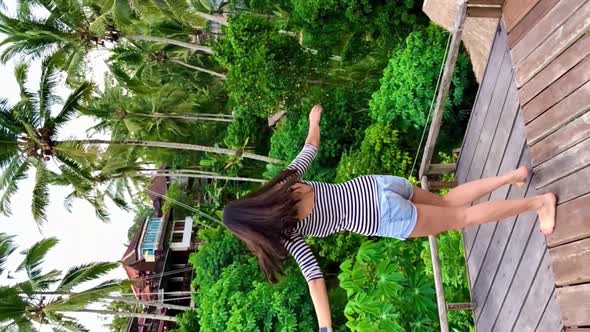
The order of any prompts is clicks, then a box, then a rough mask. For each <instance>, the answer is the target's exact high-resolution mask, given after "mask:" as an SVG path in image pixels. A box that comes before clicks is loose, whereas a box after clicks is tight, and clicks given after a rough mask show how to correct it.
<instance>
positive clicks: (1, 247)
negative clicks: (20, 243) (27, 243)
mask: <svg viewBox="0 0 590 332" xmlns="http://www.w3.org/2000/svg"><path fill="white" fill-rule="evenodd" d="M13 238H14V236H9V235H7V234H6V233H0V274H2V273H4V264H5V263H6V259H7V258H8V256H9V255H10V254H12V253H13V252H14V250H15V249H16V247H15V246H14V242H13V241H12V239H13Z"/></svg>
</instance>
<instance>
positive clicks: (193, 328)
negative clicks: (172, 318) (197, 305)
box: [173, 310, 201, 332]
mask: <svg viewBox="0 0 590 332" xmlns="http://www.w3.org/2000/svg"><path fill="white" fill-rule="evenodd" d="M176 320H177V321H176V328H175V329H174V330H173V332H199V331H200V330H201V327H200V326H199V316H198V314H197V312H196V311H192V310H191V311H185V312H183V313H182V314H180V315H178V316H176Z"/></svg>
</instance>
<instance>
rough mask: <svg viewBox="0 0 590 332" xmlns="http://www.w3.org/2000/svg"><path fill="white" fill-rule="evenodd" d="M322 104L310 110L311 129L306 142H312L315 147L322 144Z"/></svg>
mask: <svg viewBox="0 0 590 332" xmlns="http://www.w3.org/2000/svg"><path fill="white" fill-rule="evenodd" d="M323 110H324V109H323V108H322V105H319V104H318V105H314V106H313V107H312V109H311V112H309V129H308V131H307V138H306V139H305V144H311V145H313V146H315V147H319V146H320V120H321V118H322V111H323Z"/></svg>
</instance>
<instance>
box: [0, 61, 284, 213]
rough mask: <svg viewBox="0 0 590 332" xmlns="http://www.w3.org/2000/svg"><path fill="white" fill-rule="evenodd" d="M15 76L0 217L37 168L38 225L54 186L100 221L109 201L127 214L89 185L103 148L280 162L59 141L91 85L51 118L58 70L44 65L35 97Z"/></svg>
mask: <svg viewBox="0 0 590 332" xmlns="http://www.w3.org/2000/svg"><path fill="white" fill-rule="evenodd" d="M16 76H17V80H18V82H19V85H20V87H21V100H20V102H18V103H17V104H16V105H13V106H9V105H8V103H7V102H6V101H0V168H1V169H2V174H1V175H0V191H3V193H2V195H1V196H0V212H2V213H4V214H10V212H11V209H10V200H11V197H12V196H13V195H14V193H15V192H16V191H17V188H18V184H19V182H20V181H21V180H23V179H24V178H25V177H26V176H27V173H28V171H29V170H31V169H33V168H34V169H35V186H34V189H33V202H32V207H31V211H32V213H33V217H34V219H35V220H36V221H37V222H38V223H42V222H44V221H45V220H46V214H45V210H46V207H47V205H48V199H47V195H48V188H49V185H50V184H58V185H65V184H67V185H71V186H73V187H74V192H73V194H72V196H71V197H72V198H82V199H84V200H86V201H88V202H89V203H90V204H91V205H92V206H93V207H94V208H95V210H96V212H97V216H98V217H99V218H101V219H107V218H108V214H106V211H105V210H104V198H105V197H108V198H111V200H112V201H113V202H114V203H115V204H116V205H118V206H120V207H123V208H124V207H125V204H124V201H123V200H121V199H114V198H113V196H112V195H108V194H105V193H101V192H100V188H99V187H96V186H91V185H89V183H88V180H93V178H94V176H93V174H92V171H93V169H94V166H95V165H94V163H95V162H96V160H97V159H96V158H97V154H98V153H99V152H101V147H100V146H101V145H121V146H140V147H159V148H171V149H180V150H189V151H201V152H208V153H220V154H226V155H232V156H241V157H244V158H251V159H255V160H261V161H265V162H271V163H278V162H280V161H279V160H276V159H273V158H269V157H265V156H260V155H256V154H253V153H248V152H241V151H239V150H231V149H224V148H218V147H210V146H203V145H195V144H186V143H173V142H159V141H145V140H125V139H115V140H104V139H83V140H75V139H64V140H58V139H57V138H58V137H59V130H60V128H61V127H63V126H64V125H65V124H67V123H68V121H69V120H70V119H72V117H74V116H75V115H77V114H78V113H79V111H80V109H81V108H82V105H83V104H84V103H85V100H87V98H88V97H89V95H90V94H91V92H92V90H93V87H92V85H91V84H89V83H82V84H81V85H80V86H78V87H77V88H76V89H75V90H74V91H73V92H72V93H71V94H70V95H69V96H68V97H67V98H66V100H65V102H64V103H63V104H62V105H61V108H59V112H57V114H55V115H52V114H51V110H52V108H54V107H56V106H57V104H58V100H59V98H58V97H57V96H56V95H55V91H54V90H55V87H56V85H57V84H58V74H57V70H56V68H55V66H53V65H52V63H51V62H45V63H44V64H43V66H42V77H41V82H40V87H39V90H38V91H36V92H31V91H29V90H28V89H27V88H26V87H25V82H26V81H27V68H26V67H25V66H23V65H21V66H19V67H17V69H16ZM49 163H52V164H54V165H55V166H56V167H57V168H58V170H59V172H55V171H52V170H50V169H49V168H48V164H49ZM58 178H59V179H58ZM64 180H65V181H64Z"/></svg>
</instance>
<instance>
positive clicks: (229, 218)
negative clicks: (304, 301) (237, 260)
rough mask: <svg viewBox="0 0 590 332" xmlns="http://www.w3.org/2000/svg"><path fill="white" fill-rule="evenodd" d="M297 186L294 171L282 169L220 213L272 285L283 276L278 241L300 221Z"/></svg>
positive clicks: (283, 254) (282, 254) (284, 253)
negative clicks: (294, 186)
mask: <svg viewBox="0 0 590 332" xmlns="http://www.w3.org/2000/svg"><path fill="white" fill-rule="evenodd" d="M297 182H299V180H298V178H297V176H296V173H295V171H294V170H291V169H285V170H283V171H282V172H281V173H279V174H278V175H277V176H276V177H274V178H273V179H272V180H270V181H269V182H268V183H267V184H265V185H264V186H262V187H261V188H260V189H258V190H256V191H254V192H252V193H250V194H249V195H247V196H245V197H243V198H241V199H238V200H235V201H233V202H230V203H229V204H227V205H226V206H225V208H224V209H223V224H224V225H225V226H226V227H227V229H229V231H231V232H232V233H233V234H235V235H236V236H237V237H238V238H240V239H241V240H242V241H244V243H245V244H246V246H247V247H248V248H249V249H250V250H251V251H252V252H253V253H254V255H256V257H257V258H258V263H259V264H260V268H261V269H262V272H264V274H265V275H266V278H267V279H268V281H270V282H271V283H276V282H277V277H278V276H279V275H281V274H282V272H283V261H284V259H285V257H287V251H286V249H285V247H284V246H283V244H282V243H281V238H282V237H283V236H284V234H285V231H288V230H289V228H292V227H294V226H295V225H296V224H297V221H298V220H299V219H298V218H297V203H299V199H298V198H297V197H295V195H294V194H293V191H294V189H293V185H294V184H296V183H297Z"/></svg>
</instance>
